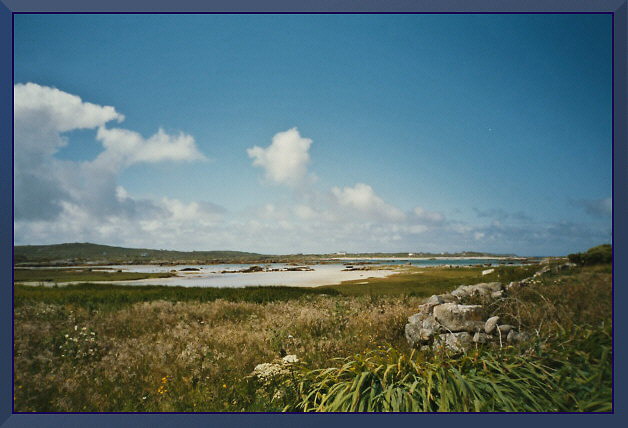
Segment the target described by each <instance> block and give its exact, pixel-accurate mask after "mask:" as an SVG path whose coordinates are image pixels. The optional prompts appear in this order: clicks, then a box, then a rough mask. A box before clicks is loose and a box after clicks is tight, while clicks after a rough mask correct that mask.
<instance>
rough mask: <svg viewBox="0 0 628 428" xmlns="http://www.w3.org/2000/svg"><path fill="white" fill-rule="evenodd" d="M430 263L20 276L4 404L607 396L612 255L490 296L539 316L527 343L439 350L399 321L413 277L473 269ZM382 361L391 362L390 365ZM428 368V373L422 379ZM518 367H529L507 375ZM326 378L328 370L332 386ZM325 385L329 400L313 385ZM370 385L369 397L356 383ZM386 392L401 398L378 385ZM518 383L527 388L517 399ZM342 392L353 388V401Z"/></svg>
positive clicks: (409, 306)
mask: <svg viewBox="0 0 628 428" xmlns="http://www.w3.org/2000/svg"><path fill="white" fill-rule="evenodd" d="M501 269H512V267H504V268H500V271H497V272H495V275H502V276H503V277H504V278H506V277H509V278H510V277H513V278H514V277H517V276H520V275H525V274H526V272H525V271H524V269H530V268H529V267H521V268H517V269H515V270H508V271H503V272H502V271H501ZM429 274H430V275H435V276H436V278H434V277H431V278H430V277H427V276H423V275H424V274H417V275H415V276H414V279H415V281H413V279H412V278H413V277H412V276H411V274H410V272H404V273H402V274H400V275H398V276H396V277H390V278H388V279H381V280H372V281H371V284H370V286H371V288H370V289H368V290H367V292H365V293H361V292H357V291H356V290H358V286H362V285H364V284H344V285H338V286H333V287H327V288H325V287H322V288H312V289H307V288H289V287H256V288H245V289H207V288H204V289H193V288H181V287H153V286H150V287H124V286H116V285H97V284H86V285H78V286H67V287H56V288H55V287H32V286H19V285H16V286H15V313H14V316H15V347H14V349H15V378H14V382H15V410H16V411H20V412H21V411H25V412H29V411H62V412H63V411H73V412H75V411H76V412H82V411H96V412H99V411H148V412H151V411H183V412H195V411H236V412H237V411H281V410H284V409H288V410H292V411H303V410H322V411H335V410H348V411H352V410H356V409H359V408H360V407H359V406H366V407H364V409H369V408H370V409H371V410H376V411H386V410H394V409H395V406H401V407H398V408H403V409H410V410H425V409H428V410H436V411H439V410H447V411H452V410H453V411H456V410H460V411H474V410H478V409H479V410H486V411H491V409H492V410H493V411H503V410H513V409H514V410H515V411H518V410H520V411H534V410H535V409H536V410H538V409H540V408H542V409H544V410H546V411H556V410H559V411H581V410H588V411H605V410H608V409H609V408H610V391H611V389H610V388H611V386H610V385H611V378H610V353H609V352H610V351H609V350H610V346H611V342H610V340H611V339H610V330H609V329H610V325H611V324H610V323H611V320H610V313H611V311H610V308H611V273H610V266H601V267H586V268H578V269H574V270H573V271H570V272H568V273H561V274H557V275H548V276H547V277H542V279H541V280H540V281H539V282H538V284H534V285H533V286H529V287H527V288H523V289H521V290H518V291H516V292H515V293H513V294H512V295H511V296H509V297H508V298H507V299H502V300H500V301H498V304H495V305H494V306H493V307H492V308H491V310H492V311H493V312H494V313H496V314H499V315H500V316H502V317H503V318H504V319H507V320H509V322H513V323H519V324H520V325H521V328H522V329H525V330H528V331H532V332H534V331H538V332H539V336H538V337H537V338H535V340H534V342H533V343H532V344H531V345H529V347H527V348H526V349H523V350H522V349H515V348H510V347H507V348H504V349H501V350H497V351H488V350H487V351H482V350H478V351H473V352H472V353H470V354H467V355H466V356H451V357H450V358H446V359H443V358H441V357H438V356H436V355H431V354H430V353H423V352H416V351H415V352H414V353H413V351H412V350H411V349H410V348H409V346H408V345H407V343H406V341H405V338H404V336H403V326H404V324H405V323H406V319H407V317H408V316H409V315H411V314H413V313H414V312H416V308H417V306H418V305H419V304H420V303H421V302H422V300H423V297H422V296H423V295H424V294H425V293H430V294H431V293H432V291H433V290H438V291H439V292H442V291H445V290H448V289H452V288H454V287H455V286H457V285H459V284H460V283H473V282H478V281H476V280H475V279H474V278H475V277H474V275H477V274H478V272H477V269H471V270H468V271H466V270H462V269H452V270H451V271H448V270H443V271H440V270H438V269H435V270H433V271H430V273H429ZM459 275H462V276H463V277H465V279H464V280H463V279H462V277H461V276H459ZM491 279H494V278H490V276H488V278H487V277H483V278H482V279H481V280H482V281H487V280H491ZM367 285H369V284H367ZM427 289H429V290H432V291H429V292H428V291H427ZM286 354H294V355H297V357H298V358H299V360H300V361H299V362H298V363H295V364H294V365H292V366H290V370H288V374H287V375H286V374H285V373H284V374H283V375H281V376H279V375H278V376H277V377H276V378H273V379H271V380H270V381H267V382H261V381H260V380H259V379H257V378H254V377H252V376H251V373H252V371H253V369H254V368H255V367H256V365H258V364H260V363H267V362H268V363H270V362H273V361H278V359H279V358H281V357H282V356H283V355H286ZM393 363H394V364H395V367H397V368H395V370H392V369H391V370H392V371H391V370H387V368H388V367H390V365H391V364H393ZM346 365H348V366H347V367H348V368H347V369H346V370H344V369H343V367H345V366H346ZM320 369H324V370H326V371H322V372H321V371H316V370H320ZM385 373H387V374H385ZM429 373H432V375H431V376H433V379H434V382H432V383H430V384H429V385H428V384H421V379H426V378H425V377H424V375H429ZM509 373H510V374H509ZM393 374H394V376H393ZM524 374H526V375H525V376H527V377H528V379H523V378H522V381H521V382H516V381H512V382H510V383H508V379H516V377H515V378H512V376H523V375H524ZM382 376H383V377H382ZM439 376H440V377H439ZM411 379H414V381H411V382H410V380H411ZM439 379H440V380H439ZM393 380H394V382H393ZM524 380H525V381H524ZM413 382H419V383H416V384H414V383H413ZM465 382H466V383H465ZM491 382H492V383H491ZM333 385H339V386H337V387H335V389H334V390H330V388H331V387H332V386H333ZM413 385H414V386H413ZM465 385H467V386H465ZM491 385H493V386H491ZM495 385H497V386H498V387H499V386H500V385H502V387H501V388H502V389H499V388H498V389H495V388H494V386H495ZM540 385H542V386H543V388H540V387H539V386H540ZM491 388H492V389H491ZM508 388H510V389H509V390H508V391H507V390H506V389H508ZM317 394H318V395H317ZM334 394H336V395H335V396H336V397H339V398H338V400H337V401H334V400H335V399H334V400H332V401H330V400H321V397H326V396H329V397H331V396H333V395H334ZM342 394H345V395H342ZM348 394H349V395H350V397H351V398H349V399H348V400H347V398H346V397H347V396H348ZM371 394H372V399H371V398H369V399H366V398H363V397H365V396H366V397H371ZM378 394H379V395H378ZM386 394H390V397H398V398H395V399H394V400H393V399H392V398H391V399H385V395H386ZM417 394H418V395H417ZM420 394H426V395H425V397H427V399H422V398H421V395H420ZM497 394H503V397H504V399H503V400H501V399H496V398H495V396H496V395H497ZM528 395H531V396H532V397H536V398H535V399H533V400H528V399H525V398H524V397H527V396H528ZM317 397H318V398H317ZM378 397H380V398H378ZM390 397H389V398H390ZM401 397H405V398H401ZM474 397H475V398H474ZM517 397H518V399H517ZM354 398H355V403H358V404H356V405H355V406H353V407H352V403H353V400H354ZM343 403H344V404H343ZM441 403H442V405H441ZM356 406H357V407H356ZM369 406H371V407H369ZM404 406H405V407H404Z"/></svg>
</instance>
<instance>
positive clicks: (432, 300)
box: [425, 294, 445, 306]
mask: <svg viewBox="0 0 628 428" xmlns="http://www.w3.org/2000/svg"><path fill="white" fill-rule="evenodd" d="M425 303H426V304H433V305H434V306H436V305H440V304H441V303H445V301H444V300H443V298H442V297H441V296H439V295H437V294H434V295H432V296H431V297H430V298H429V299H427V301H426V302H425Z"/></svg>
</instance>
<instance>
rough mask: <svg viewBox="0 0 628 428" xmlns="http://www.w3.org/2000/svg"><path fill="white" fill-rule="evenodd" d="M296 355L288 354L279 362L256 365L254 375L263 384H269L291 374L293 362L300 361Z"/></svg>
mask: <svg viewBox="0 0 628 428" xmlns="http://www.w3.org/2000/svg"><path fill="white" fill-rule="evenodd" d="M298 362H299V359H298V358H297V356H296V355H286V356H285V357H283V358H282V359H281V360H279V362H277V363H262V364H258V365H256V366H255V368H254V369H253V376H255V377H257V379H258V380H259V381H260V382H262V383H263V384H266V385H267V384H269V383H271V382H273V381H277V380H279V379H281V378H282V377H284V376H287V375H289V374H290V370H291V367H290V365H291V364H294V363H298Z"/></svg>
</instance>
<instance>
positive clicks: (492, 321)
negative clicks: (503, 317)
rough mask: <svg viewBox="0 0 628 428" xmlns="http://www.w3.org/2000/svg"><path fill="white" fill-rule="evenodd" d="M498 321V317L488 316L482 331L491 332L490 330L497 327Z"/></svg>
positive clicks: (492, 330)
mask: <svg viewBox="0 0 628 428" xmlns="http://www.w3.org/2000/svg"><path fill="white" fill-rule="evenodd" d="M498 321H499V317H490V318H489V319H487V320H486V323H485V324H484V331H485V332H486V333H487V334H491V333H492V332H494V331H495V329H496V328H497V322H498Z"/></svg>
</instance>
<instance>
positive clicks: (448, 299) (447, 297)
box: [438, 293, 458, 303]
mask: <svg viewBox="0 0 628 428" xmlns="http://www.w3.org/2000/svg"><path fill="white" fill-rule="evenodd" d="M438 297H440V298H441V299H442V300H443V302H444V303H453V302H456V301H457V300H458V299H456V296H454V295H452V294H450V293H447V294H439V295H438Z"/></svg>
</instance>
